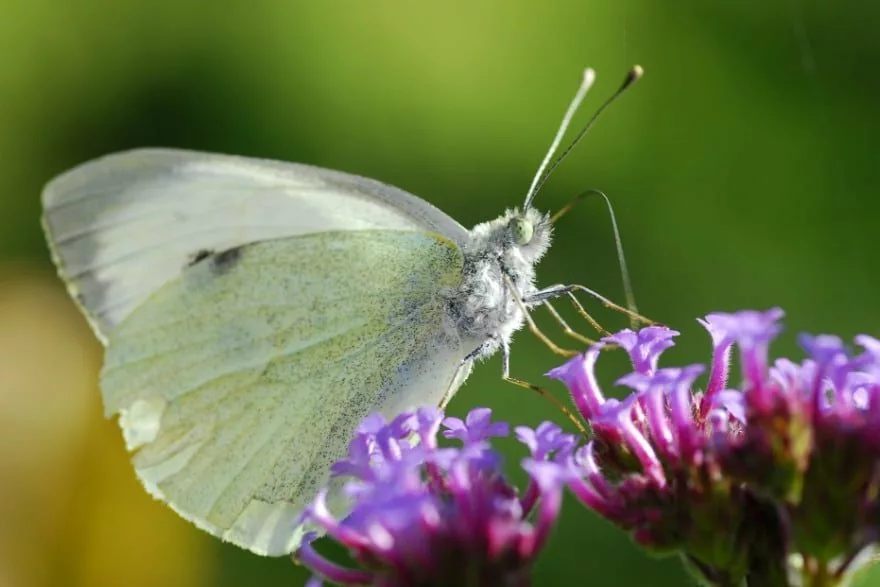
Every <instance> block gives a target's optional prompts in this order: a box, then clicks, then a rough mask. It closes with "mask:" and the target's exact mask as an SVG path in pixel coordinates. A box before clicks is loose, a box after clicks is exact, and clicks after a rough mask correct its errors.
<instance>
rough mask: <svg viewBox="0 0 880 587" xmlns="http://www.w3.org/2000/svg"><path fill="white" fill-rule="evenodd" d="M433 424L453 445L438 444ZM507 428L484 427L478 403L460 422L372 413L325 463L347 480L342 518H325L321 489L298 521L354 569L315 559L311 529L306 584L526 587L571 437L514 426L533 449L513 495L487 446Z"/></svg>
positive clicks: (433, 414) (487, 421)
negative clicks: (339, 455) (344, 553)
mask: <svg viewBox="0 0 880 587" xmlns="http://www.w3.org/2000/svg"><path fill="white" fill-rule="evenodd" d="M441 427H442V428H445V431H444V436H445V437H446V438H450V439H455V440H457V441H458V442H459V443H460V447H455V448H449V447H440V446H438V442H437V440H438V439H437V436H438V433H439V431H440V430H441ZM508 434H509V426H508V425H507V424H505V423H501V422H493V421H492V420H491V410H489V409H487V408H478V409H476V410H473V411H472V412H470V414H469V415H468V416H467V418H466V420H465V421H462V420H459V419H457V418H447V419H445V420H444V419H443V414H442V413H440V412H439V411H438V410H435V409H419V410H416V411H412V412H407V413H404V414H402V415H401V416H399V417H397V418H395V419H394V420H393V421H391V422H386V421H385V419H384V418H382V417H381V416H379V415H373V416H370V417H368V418H367V419H366V420H364V422H363V423H362V424H361V425H360V427H359V428H358V430H357V431H356V435H355V438H354V440H353V441H352V442H351V444H350V446H349V452H348V457H347V458H345V459H343V460H341V461H339V462H338V463H336V465H335V466H334V467H333V474H334V476H336V477H337V478H348V479H349V480H348V482H347V483H346V484H345V486H344V489H343V491H344V493H345V495H346V496H347V497H348V498H349V499H350V501H351V509H350V513H349V515H348V516H347V517H345V518H344V519H338V518H337V517H335V516H334V515H333V514H331V512H330V510H329V508H328V505H327V493H326V492H323V493H321V494H320V495H319V496H318V498H317V499H316V500H315V502H314V503H313V505H312V506H311V508H309V510H308V511H307V513H306V516H305V517H306V521H307V522H310V523H311V524H313V525H316V526H318V527H320V528H321V529H322V530H323V531H324V532H325V533H326V534H327V536H329V537H330V538H332V539H333V540H335V541H336V542H338V543H339V544H341V545H343V546H344V547H346V548H347V550H348V552H349V553H350V555H351V558H352V559H353V560H354V562H355V563H356V565H357V568H354V567H345V566H340V565H338V564H336V563H334V562H331V561H330V560H329V559H328V558H326V557H324V556H323V555H322V554H320V553H319V552H318V551H317V550H316V549H315V548H314V546H313V541H314V539H315V538H316V535H315V534H311V535H309V536H307V537H306V540H305V543H304V546H303V547H302V548H301V549H300V551H299V552H298V553H297V557H298V558H299V560H300V561H301V562H302V563H303V564H305V565H306V566H308V567H309V568H310V569H311V570H312V571H313V572H314V573H315V577H313V579H312V580H311V582H310V583H309V585H310V586H311V587H317V586H319V585H322V584H323V581H330V582H332V583H335V584H340V585H376V586H383V587H403V586H412V585H419V586H425V587H430V586H438V587H439V586H448V585H460V586H462V587H467V586H475V587H476V586H496V585H497V586H508V585H509V586H511V587H518V586H527V585H529V584H530V576H531V567H532V564H533V562H534V560H535V558H536V556H537V555H538V553H539V552H540V551H541V549H542V548H543V547H544V545H545V543H546V541H547V537H548V534H549V533H550V530H551V529H552V527H553V524H554V522H555V520H556V517H557V515H558V513H559V508H560V506H561V501H562V491H563V488H564V483H565V476H566V474H567V472H568V470H569V469H568V468H567V467H566V466H565V465H564V464H563V463H565V462H567V461H568V460H569V459H570V455H571V454H572V451H573V449H574V445H575V438H574V437H573V436H571V435H568V434H564V433H562V431H561V430H560V429H559V428H558V427H556V426H555V425H553V424H550V423H545V424H543V425H542V426H539V427H538V428H537V429H536V430H532V429H529V428H517V429H516V436H517V437H518V438H519V439H520V441H522V442H523V443H524V444H525V445H526V446H527V447H528V448H529V450H530V452H531V456H530V457H529V458H526V459H524V460H523V462H522V466H523V468H524V469H525V470H526V472H527V473H528V474H529V478H530V482H529V485H528V487H527V489H526V491H525V492H524V493H523V495H522V496H520V495H519V493H518V491H517V490H516V488H514V487H512V486H511V485H510V484H509V483H508V482H507V481H506V479H505V478H504V476H503V475H502V472H501V459H500V456H499V455H498V453H497V452H495V451H494V450H492V448H491V447H490V445H489V440H490V438H492V437H501V436H507V435H508ZM530 516H532V517H534V520H533V521H529V519H528V518H529V517H530Z"/></svg>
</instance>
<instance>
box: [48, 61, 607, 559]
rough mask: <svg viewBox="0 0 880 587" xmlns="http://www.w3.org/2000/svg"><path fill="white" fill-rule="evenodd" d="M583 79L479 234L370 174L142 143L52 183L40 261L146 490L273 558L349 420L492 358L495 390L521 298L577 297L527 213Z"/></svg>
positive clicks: (431, 399) (387, 408)
mask: <svg viewBox="0 0 880 587" xmlns="http://www.w3.org/2000/svg"><path fill="white" fill-rule="evenodd" d="M592 79H593V73H592V70H587V75H586V76H585V80H584V83H583V85H582V86H581V89H580V91H579V93H578V96H577V97H576V98H575V101H574V102H573V103H572V105H571V107H570V108H569V111H568V112H567V113H566V117H565V119H564V121H563V125H562V127H561V128H560V132H559V133H558V135H557V137H556V139H555V141H554V145H553V147H552V148H551V151H550V153H548V155H547V158H545V160H544V163H543V164H542V167H541V170H539V173H538V175H537V176H536V178H535V182H534V183H533V184H532V189H530V192H529V196H528V197H527V200H526V203H525V206H524V207H523V209H522V210H509V211H507V212H505V213H504V214H503V215H502V216H500V217H499V218H497V219H495V220H492V221H490V222H486V223H483V224H479V225H477V226H476V227H474V228H473V229H472V230H467V229H465V228H464V227H462V226H461V225H460V224H459V223H458V222H456V221H455V220H453V219H452V218H450V217H449V216H447V215H446V214H444V213H443V212H441V211H440V210H438V209H437V208H435V207H433V206H432V205H430V204H428V203H427V202H425V201H424V200H422V199H420V198H418V197H416V196H413V195H411V194H408V193H406V192H404V191H402V190H399V189H397V188H394V187H391V186H388V185H385V184H382V183H380V182H378V181H374V180H371V179H366V178H363V177H357V176H354V175H348V174H345V173H340V172H338V171H330V170H326V169H319V168H316V167H311V166H307V165H299V164H293V163H280V162H275V161H264V160H257V159H247V158H243V157H233V156H225V155H212V154H204V153H196V152H189V151H180V150H168V149H142V150H135V151H129V152H124V153H118V154H112V155H108V156H106V157H103V158H100V159H97V160H94V161H91V162H88V163H85V164H83V165H81V166H79V167H77V168H75V169H73V170H71V171H68V172H66V173H64V174H63V175H61V176H60V177H58V178H56V179H54V180H53V181H52V182H51V183H49V184H48V186H47V187H46V189H45V191H44V193H43V205H44V216H43V223H44V227H45V230H46V234H47V236H48V240H49V243H50V246H51V249H52V254H53V258H54V260H55V262H56V264H57V266H58V271H59V273H60V275H61V277H62V278H63V279H64V281H65V282H66V284H67V286H68V289H69V291H70V293H71V295H72V296H73V297H74V298H75V299H76V301H77V302H78V304H79V305H80V307H81V309H82V310H83V312H84V313H85V315H86V316H87V317H88V319H89V322H90V323H91V325H92V327H93V329H94V331H95V333H96V335H97V336H98V338H99V339H100V340H101V342H102V343H104V344H105V345H106V355H105V360H104V366H103V369H102V372H101V390H102V394H103V400H104V409H105V414H106V415H107V416H108V417H109V416H112V415H114V414H119V423H120V426H121V428H122V432H123V435H124V437H125V442H126V446H127V448H128V450H129V451H131V453H132V463H133V465H134V468H135V471H136V472H137V476H138V477H139V478H140V480H141V481H142V482H143V484H144V486H145V487H146V488H147V490H148V491H149V492H150V493H151V494H152V495H154V496H156V497H157V498H159V499H161V500H163V501H165V502H167V503H168V504H169V505H170V506H171V507H172V508H173V509H174V510H175V511H177V512H178V513H179V514H180V515H181V516H183V517H184V518H186V519H187V520H190V521H192V522H193V523H195V524H196V525H197V526H199V527H200V528H202V529H204V530H206V531H208V532H210V533H211V534H214V535H216V536H219V537H221V538H223V539H224V540H228V541H230V542H233V543H234V544H237V545H239V546H241V547H243V548H246V549H248V550H251V551H253V552H255V553H258V554H263V555H282V554H286V553H289V552H291V551H293V550H295V549H296V548H297V547H298V545H299V542H300V538H301V533H302V529H301V528H299V527H297V521H298V517H299V515H300V514H301V512H302V510H303V508H304V507H305V506H306V505H307V504H308V503H309V502H311V500H312V499H313V497H314V495H315V494H316V492H317V491H318V489H319V488H320V487H321V486H323V485H325V484H326V483H327V480H328V471H329V466H330V464H331V463H332V462H334V461H335V460H337V459H338V458H340V456H341V455H342V454H344V451H345V449H346V446H347V443H348V441H349V440H350V438H351V433H352V431H353V429H354V427H355V425H356V424H357V423H358V422H359V421H360V420H361V419H362V418H363V417H364V416H366V415H367V414H369V413H371V412H374V411H380V412H382V413H384V414H386V415H389V416H393V415H394V414H396V413H399V412H400V411H402V410H404V409H407V408H410V407H413V406H417V405H435V406H436V405H440V404H445V402H446V401H448V400H449V398H450V397H451V396H452V394H453V393H454V392H455V391H456V390H457V389H458V388H459V386H460V385H461V384H462V383H463V382H464V380H465V378H466V377H467V376H468V374H469V373H470V370H471V366H472V364H473V362H474V361H475V360H477V359H480V358H483V357H487V356H489V355H491V354H493V353H495V352H496V351H497V350H499V349H500V350H501V351H502V353H503V358H504V370H505V373H504V374H505V376H506V375H507V372H508V369H507V366H508V357H509V351H508V347H509V343H510V339H511V336H512V335H513V333H514V332H515V331H516V330H518V329H519V328H521V326H522V325H523V319H524V316H523V313H522V311H521V308H522V306H521V305H520V304H524V305H525V306H526V307H528V306H532V305H534V304H537V303H540V302H542V301H544V300H546V299H549V298H552V297H555V296H558V295H561V294H563V293H565V292H567V291H571V288H570V287H568V288H567V287H564V286H556V287H553V288H548V289H543V290H539V289H537V288H536V287H535V286H534V278H535V264H536V263H537V261H538V260H539V259H540V258H541V256H542V255H543V254H544V253H545V252H546V251H547V248H548V247H549V245H550V234H551V222H550V218H549V217H548V215H546V214H543V213H541V212H538V211H537V210H536V209H534V208H533V207H532V206H531V199H532V197H533V196H534V193H535V191H536V189H537V187H539V186H538V182H539V180H540V179H542V174H543V173H544V171H545V170H546V168H547V164H548V162H549V160H550V157H551V155H552V152H553V150H555V148H556V147H557V146H558V143H559V140H560V139H561V137H562V134H563V132H564V130H565V128H566V127H567V124H568V121H569V120H570V118H571V116H572V115H573V113H574V110H575V109H576V107H577V105H578V104H579V103H580V101H581V99H582V98H583V96H584V94H585V93H586V91H587V89H588V88H589V86H590V84H591V83H592ZM340 506H341V507H344V503H340Z"/></svg>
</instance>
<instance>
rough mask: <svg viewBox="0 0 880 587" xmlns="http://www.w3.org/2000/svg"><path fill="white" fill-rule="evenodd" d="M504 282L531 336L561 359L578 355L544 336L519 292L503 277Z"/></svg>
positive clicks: (576, 352)
mask: <svg viewBox="0 0 880 587" xmlns="http://www.w3.org/2000/svg"><path fill="white" fill-rule="evenodd" d="M504 281H505V283H506V284H507V287H508V289H509V290H510V292H511V295H512V296H513V300H514V301H515V302H516V305H517V306H519V309H520V311H521V312H522V315H523V319H524V320H525V321H526V325H527V326H528V327H529V331H530V332H531V333H532V334H533V335H535V336H536V337H537V338H538V340H540V341H541V342H543V343H544V344H545V345H546V346H547V348H549V349H550V350H551V351H553V352H554V353H556V354H557V355H562V356H563V357H573V356H575V355H577V354H579V353H580V351H573V350H570V349H564V348H562V347H560V346H559V345H557V344H556V343H555V342H553V341H552V340H550V338H549V337H548V336H547V335H546V334H544V333H543V332H541V329H540V328H538V325H537V324H535V321H534V319H532V316H531V314H530V313H529V309H528V307H527V303H526V302H524V301H523V299H522V298H521V297H520V295H519V292H517V291H516V288H515V287H514V286H513V283H511V282H510V279H509V278H508V277H507V276H505V278H504ZM540 302H543V300H541V301H540ZM540 302H539V303H540ZM503 348H504V347H503V345H502V351H503Z"/></svg>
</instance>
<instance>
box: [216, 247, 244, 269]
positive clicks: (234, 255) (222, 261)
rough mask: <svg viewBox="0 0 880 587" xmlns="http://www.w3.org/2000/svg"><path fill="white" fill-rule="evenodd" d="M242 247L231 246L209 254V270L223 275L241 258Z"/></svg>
mask: <svg viewBox="0 0 880 587" xmlns="http://www.w3.org/2000/svg"><path fill="white" fill-rule="evenodd" d="M243 248H244V247H233V248H231V249H226V250H225V251H221V252H219V253H214V255H212V256H211V271H212V272H213V273H214V274H215V275H223V274H225V273H228V272H229V271H230V270H231V269H232V268H233V267H235V266H236V265H237V264H238V262H239V261H240V260H241V253H242V249H243Z"/></svg>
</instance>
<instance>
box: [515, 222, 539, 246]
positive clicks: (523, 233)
mask: <svg viewBox="0 0 880 587" xmlns="http://www.w3.org/2000/svg"><path fill="white" fill-rule="evenodd" d="M510 232H511V234H512V236H513V240H514V242H515V243H516V244H518V245H527V244H528V243H529V241H531V240H532V236H533V235H534V232H535V229H534V227H533V226H532V223H531V222H529V221H528V220H526V219H525V218H514V219H513V220H512V221H511V223H510Z"/></svg>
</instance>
